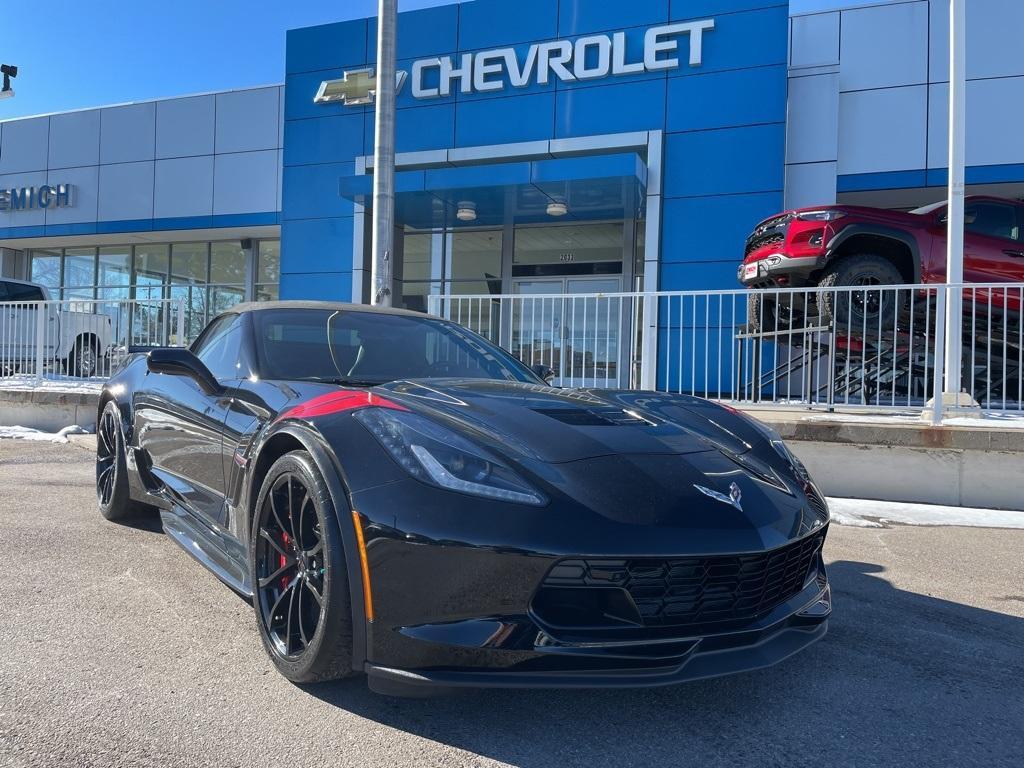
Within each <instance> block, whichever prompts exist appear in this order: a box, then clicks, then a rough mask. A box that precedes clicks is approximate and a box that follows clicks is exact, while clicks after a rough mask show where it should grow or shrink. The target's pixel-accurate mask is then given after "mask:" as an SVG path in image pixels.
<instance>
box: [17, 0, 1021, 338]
mask: <svg viewBox="0 0 1024 768" xmlns="http://www.w3.org/2000/svg"><path fill="white" fill-rule="evenodd" d="M967 5H968V9H967V14H968V19H967V22H968V30H967V36H968V51H967V56H968V58H967V62H968V63H967V71H968V80H969V82H968V85H967V99H968V107H967V108H968V119H967V130H968V149H967V163H968V170H967V181H968V184H969V185H970V186H969V188H970V190H972V191H973V190H976V191H985V192H992V193H995V194H999V195H1003V196H1007V197H1016V196H1019V195H1021V194H1022V192H1024V141H1021V140H1020V134H1019V130H1018V129H1017V128H1016V126H1019V125H1021V124H1024V58H1022V57H1021V56H1020V55H1019V52H1018V48H1019V40H1018V38H1019V31H1020V30H1021V29H1024V3H1022V2H1020V0H983V1H979V2H971V3H968V4H967ZM947 6H948V3H947V2H946V0H932V2H929V1H928V0H908V1H906V2H888V3H881V4H865V5H862V6H856V7H849V8H843V9H842V10H833V11H823V12H819V13H813V14H807V15H795V16H791V14H790V9H789V6H788V4H787V3H784V2H783V3H778V2H772V0H632V2H629V3H618V2H594V1H593V0H560V2H553V1H552V0H474V1H473V2H466V3H462V4H457V5H446V6H441V7H437V8H432V9H428V10H420V11H413V12H406V13H402V14H401V15H400V19H399V33H398V57H399V65H398V66H399V70H400V74H399V86H400V89H399V95H398V104H397V106H398V111H397V149H398V153H399V154H398V157H397V164H398V171H397V175H396V218H397V221H396V253H395V258H394V264H393V273H394V277H395V303H396V304H398V305H402V306H407V307H411V308H417V309H425V308H426V306H427V296H428V295H431V294H435V295H436V294H454V295H466V294H497V293H503V294H516V293H525V294H529V293H534V294H536V293H564V294H573V293H592V292H611V291H619V290H635V289H645V290H654V289H659V290H680V289H715V288H732V287H736V266H737V264H738V262H739V260H740V259H741V258H742V255H743V244H744V240H745V238H746V235H747V234H748V233H749V231H750V229H751V228H752V226H753V225H754V224H755V223H756V222H757V221H759V220H760V219H762V218H764V217H767V216H769V215H771V214H773V213H775V212H777V211H779V210H782V209H783V208H784V207H791V206H806V205H817V204H827V203H833V202H835V201H837V200H839V201H850V202H856V203H865V204H873V205H883V206H890V207H900V208H910V207H915V206H918V205H923V204H926V203H930V202H933V201H935V200H937V199H940V198H941V197H942V196H943V195H944V185H945V184H946V170H945V167H946V130H947V116H946V115H947V94H948V84H947V82H946V81H947V79H948V73H947V61H948V50H947V45H948V25H947V17H946V12H947ZM375 37H376V22H375V20H374V19H372V18H371V19H360V20H355V21H346V22H341V23H337V24H330V25H325V26H318V27H311V28H306V29H297V30H292V31H289V32H288V33H287V55H286V61H287V63H286V71H285V72H283V73H282V77H283V84H281V85H271V86H268V87H262V88H253V89H246V90H237V91H226V92H221V93H211V94H203V95H198V96H189V97H183V98H172V99H162V100H155V101H150V102H140V103H132V104H123V105H117V106H110V107H99V108H95V109H85V110H79V111H74V112H66V113H58V114H51V115H43V116H39V117H31V118H24V119H13V120H7V121H3V122H0V257H2V261H0V270H2V274H3V275H4V276H8V277H17V278H25V279H32V280H35V281H38V282H41V283H44V284H46V285H48V286H50V287H51V288H52V289H53V290H54V292H55V293H56V294H57V295H61V296H64V297H81V298H84V297H96V298H100V299H106V298H110V299H114V298H129V297H154V296H165V297H184V298H185V299H186V300H187V301H188V302H189V306H190V308H191V309H192V310H193V312H194V313H195V314H196V315H198V316H201V317H197V318H196V319H197V323H199V324H201V320H202V319H203V318H205V317H207V316H209V315H210V314H212V313H214V312H216V311H220V310H221V309H223V308H226V307H229V306H231V305H232V304H233V303H235V302H237V301H240V300H243V299H248V298H255V299H269V298H276V297H278V296H280V297H282V298H308V299H338V300H355V301H365V300H366V299H367V297H368V295H369V285H368V283H369V280H368V274H369V263H370V258H369V251H370V219H369V215H370V212H369V202H370V198H371V189H372V178H373V140H374V112H373V105H372V103H369V104H368V103H367V102H368V101H371V100H372V99H371V98H370V97H369V92H370V91H371V90H372V86H373V79H372V69H373V67H374V57H375V45H374V41H375ZM1018 117H1020V118H1021V119H1020V120H1018V119H1017V118H1018Z"/></svg>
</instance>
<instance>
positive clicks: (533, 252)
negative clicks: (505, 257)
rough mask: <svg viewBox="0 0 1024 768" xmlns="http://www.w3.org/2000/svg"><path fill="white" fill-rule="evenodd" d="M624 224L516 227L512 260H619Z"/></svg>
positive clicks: (513, 261) (545, 261) (521, 261)
mask: <svg viewBox="0 0 1024 768" xmlns="http://www.w3.org/2000/svg"><path fill="white" fill-rule="evenodd" d="M622 239H623V225H622V224H621V223H618V224H568V225H566V224H562V225H558V226H554V227H518V228H517V229H516V243H515V255H514V256H513V258H512V263H513V264H573V263H578V262H591V263H592V262H595V261H622Z"/></svg>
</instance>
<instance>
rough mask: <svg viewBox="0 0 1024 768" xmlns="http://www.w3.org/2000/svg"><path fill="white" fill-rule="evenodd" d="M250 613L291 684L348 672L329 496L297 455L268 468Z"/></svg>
mask: <svg viewBox="0 0 1024 768" xmlns="http://www.w3.org/2000/svg"><path fill="white" fill-rule="evenodd" d="M250 547H251V562H252V569H253V571H252V580H253V593H254V599H253V607H254V608H255V609H256V614H257V619H258V621H259V628H260V635H261V637H262V638H263V643H264V646H265V647H266V648H267V651H268V653H269V654H270V656H271V658H272V659H273V661H274V663H275V664H276V665H277V667H278V669H280V670H281V672H282V673H283V674H284V675H285V677H287V678H289V679H290V680H292V681H294V682H317V681H321V680H330V679H335V678H338V677H344V676H346V675H348V674H350V673H351V664H352V616H351V608H350V599H349V594H348V578H347V576H346V573H345V561H344V556H343V554H342V548H341V537H340V533H339V531H338V522H337V518H336V516H335V512H334V506H333V503H332V500H331V495H330V492H329V491H328V489H327V487H326V484H325V483H324V481H323V479H322V477H321V476H320V473H319V471H318V470H317V468H316V466H315V464H314V463H313V461H312V459H311V458H310V456H309V454H307V453H305V452H303V451H295V452H293V453H290V454H287V455H285V456H283V457H281V458H280V459H278V460H277V462H275V464H274V466H273V467H271V469H270V471H269V472H268V473H267V476H266V478H265V480H264V482H263V487H262V489H261V491H260V495H259V499H258V501H257V506H256V515H255V520H254V524H253V529H252V541H251V544H250Z"/></svg>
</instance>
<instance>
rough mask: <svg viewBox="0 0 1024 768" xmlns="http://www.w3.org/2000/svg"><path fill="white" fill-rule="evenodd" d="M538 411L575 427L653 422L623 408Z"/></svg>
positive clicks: (620, 425) (622, 425) (544, 409)
mask: <svg viewBox="0 0 1024 768" xmlns="http://www.w3.org/2000/svg"><path fill="white" fill-rule="evenodd" d="M534 410H535V411H536V412H537V413H539V414H542V415H543V416H548V417H550V418H552V419H555V420H556V421H560V422H562V423H563V424H571V425H572V426H574V427H643V426H651V422H649V421H647V420H646V419H642V418H640V417H639V416H636V415H634V414H632V413H629V412H627V411H624V410H622V409H621V408H614V407H608V408H535V409H534Z"/></svg>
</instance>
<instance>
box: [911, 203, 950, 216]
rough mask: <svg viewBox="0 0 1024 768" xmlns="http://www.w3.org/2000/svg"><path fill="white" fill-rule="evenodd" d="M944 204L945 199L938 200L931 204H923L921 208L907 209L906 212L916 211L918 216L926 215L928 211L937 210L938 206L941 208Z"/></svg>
mask: <svg viewBox="0 0 1024 768" xmlns="http://www.w3.org/2000/svg"><path fill="white" fill-rule="evenodd" d="M945 205H946V201H945V200H940V201H939V202H937V203H932V204H931V205H925V206H923V207H921V208H915V209H914V210H912V211H908V213H916V214H918V215H919V216H927V215H928V214H929V213H932V212H934V211H937V210H939V208H942V207H944V206H945Z"/></svg>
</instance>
